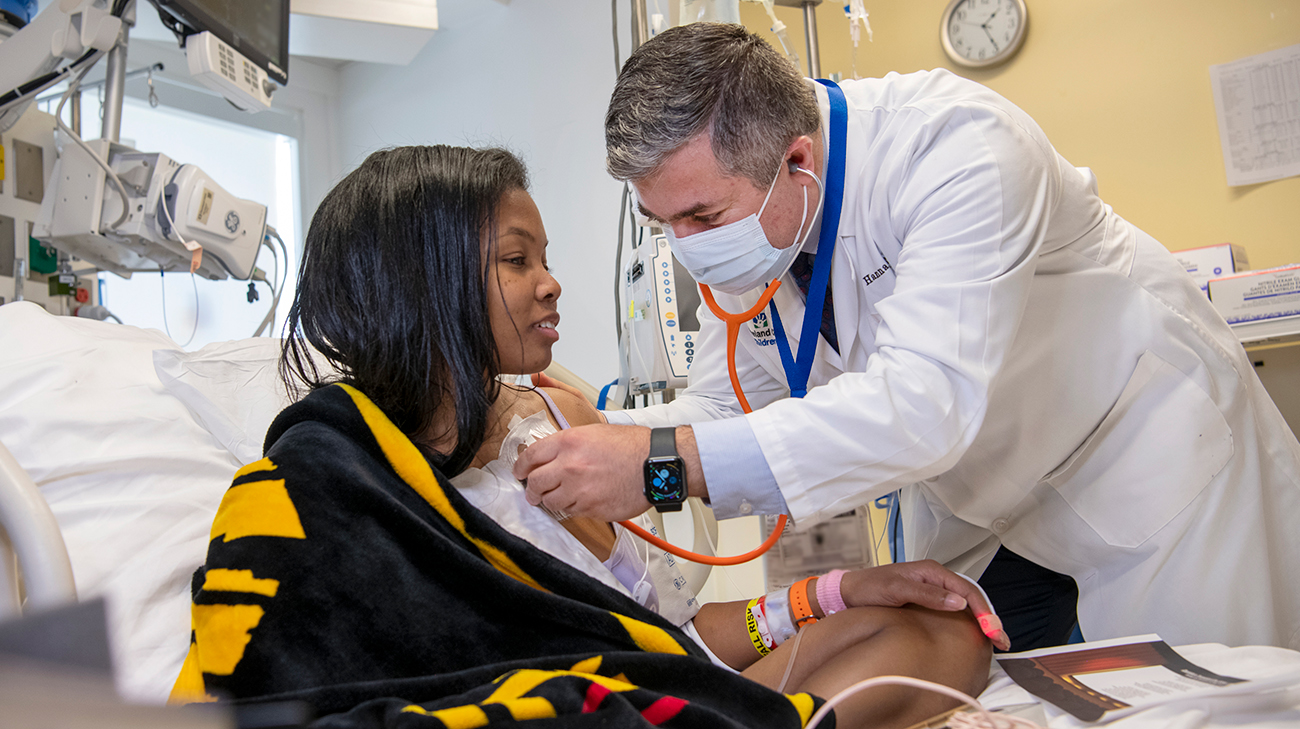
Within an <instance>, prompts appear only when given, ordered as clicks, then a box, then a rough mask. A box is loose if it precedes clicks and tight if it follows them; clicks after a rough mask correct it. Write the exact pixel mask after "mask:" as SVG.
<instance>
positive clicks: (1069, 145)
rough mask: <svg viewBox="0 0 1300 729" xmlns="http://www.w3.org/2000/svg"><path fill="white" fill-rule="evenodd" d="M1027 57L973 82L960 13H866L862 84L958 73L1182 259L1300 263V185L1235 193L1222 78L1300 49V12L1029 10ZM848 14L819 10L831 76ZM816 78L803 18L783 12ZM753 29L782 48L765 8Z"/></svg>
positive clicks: (843, 69)
mask: <svg viewBox="0 0 1300 729" xmlns="http://www.w3.org/2000/svg"><path fill="white" fill-rule="evenodd" d="M1026 2H1027V5H1028V7H1029V31H1028V36H1027V38H1026V40H1025V45H1024V47H1023V48H1022V49H1021V51H1020V54H1019V55H1018V56H1016V57H1015V58H1013V59H1012V60H1011V61H1010V62H1009V63H1007V64H1005V65H1003V66H1001V67H998V68H995V69H992V70H986V71H972V70H963V69H959V68H958V67H956V66H954V65H953V64H952V63H951V62H949V61H948V59H947V57H946V56H945V55H944V53H943V49H942V47H941V46H940V45H939V19H940V16H941V15H942V14H943V11H944V8H945V7H946V6H947V0H866V3H865V4H866V8H867V12H869V13H870V14H871V25H872V28H873V30H874V31H875V41H874V42H872V43H868V42H867V41H866V38H865V37H864V38H863V40H862V46H861V48H860V49H859V51H858V58H857V72H858V74H859V75H860V76H863V77H866V76H883V75H884V74H886V73H888V72H890V71H898V72H900V73H906V72H910V71H916V70H920V69H929V68H937V67H944V68H948V69H950V70H953V71H956V72H958V73H961V74H962V75H965V76H966V77H968V78H971V79H974V80H975V81H979V82H980V83H983V84H985V85H987V86H989V87H991V88H993V89H994V90H996V91H997V92H998V93H1000V94H1002V95H1003V96H1005V97H1007V98H1008V99H1010V100H1011V101H1012V102H1014V103H1015V104H1017V105H1018V106H1020V107H1021V108H1022V109H1024V110H1025V111H1027V112H1028V113H1029V114H1030V115H1031V116H1033V117H1034V119H1035V120H1037V121H1038V123H1039V124H1040V125H1041V126H1042V127H1043V129H1044V130H1045V131H1046V132H1047V135H1048V138H1050V139H1051V140H1052V143H1053V144H1054V145H1055V146H1056V148H1057V150H1059V151H1060V152H1061V154H1062V155H1064V156H1065V158H1066V159H1068V160H1070V162H1071V163H1073V164H1075V165H1077V166H1080V167H1091V168H1092V169H1093V171H1094V172H1096V174H1097V178H1098V181H1099V184H1100V187H1101V195H1102V199H1104V200H1105V201H1106V202H1108V203H1110V204H1111V205H1112V206H1114V208H1115V210H1116V212H1118V213H1119V214H1120V215H1122V216H1123V217H1125V218H1126V219H1128V220H1129V221H1131V222H1133V223H1134V224H1136V225H1137V226H1139V227H1140V228H1142V229H1144V230H1146V231H1147V232H1148V233H1150V234H1151V235H1153V236H1155V237H1156V238H1157V239H1158V240H1160V241H1161V242H1162V243H1164V244H1165V245H1166V246H1167V247H1169V248H1170V249H1171V250H1179V249H1182V248H1194V247H1197V246H1203V245H1213V244H1216V243H1223V242H1233V243H1240V244H1242V245H1244V246H1245V247H1246V251H1247V253H1248V254H1249V257H1250V263H1251V267H1252V268H1265V267H1270V266H1278V265H1282V264H1286V263H1295V262H1300V178H1297V177H1291V178H1287V179H1283V180H1277V181H1275V182H1268V183H1263V184H1259V185H1250V186H1245V187H1228V185H1227V180H1226V176H1225V173H1224V167H1223V154H1222V151H1221V147H1220V145H1219V132H1218V124H1217V122H1216V120H1215V115H1214V96H1213V92H1212V90H1211V87H1210V70H1209V67H1210V66H1211V65H1214V64H1220V63H1225V62H1228V61H1234V60H1237V59H1239V58H1243V57H1245V56H1251V55H1255V54H1257V53H1264V52H1266V51H1271V50H1275V49H1278V48H1283V47H1286V46H1289V45H1294V44H1297V43H1300V0H1231V1H1230V2H1225V1H1224V0H1026ZM843 5H844V4H843V2H842V1H841V0H828V1H827V2H824V3H823V4H822V5H821V6H820V7H819V8H818V9H817V23H818V33H819V36H820V41H821V64H822V75H823V76H829V75H830V74H831V73H834V72H839V73H841V74H843V76H844V78H852V77H853V69H852V55H851V50H852V45H851V44H850V42H849V35H848V21H847V20H846V19H845V17H844V12H843ZM777 13H778V17H780V18H781V19H782V21H783V22H785V23H786V25H788V26H789V34H790V37H791V38H792V39H793V40H794V43H795V46H796V48H797V50H798V52H799V55H800V59H801V61H802V62H803V63H804V69H805V73H806V68H807V66H806V49H805V47H804V43H803V20H802V17H803V16H802V13H801V11H799V10H797V9H787V8H777ZM741 18H742V20H743V21H744V23H745V24H746V26H748V27H749V28H751V29H753V30H756V31H760V32H761V33H762V34H763V35H764V36H765V37H767V38H768V39H769V40H770V41H772V42H773V43H775V36H773V35H772V34H771V32H770V31H769V30H768V27H769V25H770V23H769V21H768V19H767V15H766V14H765V13H764V12H763V10H762V8H761V7H759V6H757V5H752V4H750V3H743V4H742V7H741Z"/></svg>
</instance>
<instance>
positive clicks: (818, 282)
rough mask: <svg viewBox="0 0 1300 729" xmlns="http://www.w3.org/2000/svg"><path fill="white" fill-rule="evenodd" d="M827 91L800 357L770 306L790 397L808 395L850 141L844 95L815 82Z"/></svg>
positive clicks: (831, 86)
mask: <svg viewBox="0 0 1300 729" xmlns="http://www.w3.org/2000/svg"><path fill="white" fill-rule="evenodd" d="M817 82H818V83H820V84H822V85H823V86H825V87H826V96H827V97H828V98H829V99H830V102H831V119H830V148H829V149H827V150H826V204H825V206H824V207H823V208H822V228H821V233H820V234H819V235H818V238H817V256H816V259H815V260H814V262H813V270H812V280H811V282H809V285H808V300H807V302H805V308H804V312H803V328H802V330H801V331H800V334H799V357H798V359H795V358H794V357H793V356H792V355H791V353H790V342H789V340H787V339H786V336H785V327H784V326H782V324H781V315H780V314H778V313H777V311H776V299H773V300H772V303H771V305H770V308H771V311H772V327H773V330H774V334H776V347H777V349H778V350H780V352H781V366H782V367H783V368H785V381H786V384H788V385H789V386H790V397H803V396H804V395H807V394H808V375H809V374H811V373H812V363H813V354H814V353H815V352H816V351H817V340H818V338H820V336H821V325H822V311H823V310H824V309H825V308H826V286H827V284H829V283H830V280H831V258H833V257H834V254H835V241H836V240H838V239H839V230H840V208H841V207H842V206H843V203H844V159H845V144H846V143H847V141H848V138H849V105H848V103H847V102H846V101H845V100H844V91H842V90H841V89H840V87H839V85H838V84H836V83H835V82H834V81H827V80H826V79H817Z"/></svg>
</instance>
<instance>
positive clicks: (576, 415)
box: [541, 387, 605, 427]
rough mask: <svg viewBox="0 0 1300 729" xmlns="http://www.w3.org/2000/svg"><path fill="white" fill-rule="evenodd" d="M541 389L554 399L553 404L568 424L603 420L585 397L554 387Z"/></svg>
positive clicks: (574, 424)
mask: <svg viewBox="0 0 1300 729" xmlns="http://www.w3.org/2000/svg"><path fill="white" fill-rule="evenodd" d="M541 389H542V390H545V391H546V394H547V395H550V397H551V399H552V400H554V401H555V406H556V407H557V408H559V409H560V412H561V413H564V418H565V420H568V421H569V425H572V426H574V427H577V426H579V425H591V424H592V423H603V422H605V421H604V419H602V418H601V417H600V412H599V411H597V410H596V408H595V407H594V406H592V404H591V403H590V402H588V401H587V398H585V397H582V396H581V395H575V394H573V393H571V392H569V391H568V390H561V389H559V388H556V387H543V388H541Z"/></svg>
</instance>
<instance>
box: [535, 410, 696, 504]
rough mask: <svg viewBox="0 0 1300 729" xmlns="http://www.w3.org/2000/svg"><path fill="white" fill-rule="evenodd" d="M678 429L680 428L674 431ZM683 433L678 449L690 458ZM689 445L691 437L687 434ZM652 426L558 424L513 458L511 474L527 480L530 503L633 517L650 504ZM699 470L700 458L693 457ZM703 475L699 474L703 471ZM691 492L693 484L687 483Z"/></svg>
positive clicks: (683, 455)
mask: <svg viewBox="0 0 1300 729" xmlns="http://www.w3.org/2000/svg"><path fill="white" fill-rule="evenodd" d="M678 432H679V433H680V432H681V431H680V430H679V431H678ZM686 440H687V439H686V438H682V437H681V436H680V435H679V437H678V444H679V449H678V450H679V455H681V456H682V458H683V460H684V461H686V464H687V483H688V484H690V483H691V476H692V475H693V474H692V473H691V471H692V468H691V459H690V458H689V457H688V453H687V452H686V449H685V448H682V447H681V446H683V445H685V441H686ZM690 445H691V446H692V448H691V450H693V446H694V438H690ZM649 453H650V429H649V428H642V427H640V426H633V425H604V424H597V425H584V426H580V427H576V428H570V429H568V430H562V431H560V432H558V433H556V434H554V435H551V436H548V437H546V438H543V439H541V440H539V441H537V442H536V443H534V444H532V445H531V446H529V447H528V448H527V449H526V450H525V451H524V452H523V454H522V455H520V456H519V460H518V461H516V462H515V468H514V474H515V478H517V479H519V480H520V481H524V482H525V484H526V492H525V493H526V496H527V498H528V503H530V504H533V505H537V504H545V505H546V507H547V508H548V509H552V510H561V511H567V512H569V513H570V514H574V515H578V516H586V517H591V518H593V519H600V520H602V521H622V520H624V519H631V518H632V517H635V516H637V515H639V514H641V513H643V512H645V511H646V509H649V508H650V502H648V501H646V498H645V468H644V466H645V460H646V456H647V455H649ZM694 462H695V463H694V470H695V472H696V473H699V458H698V456H696V457H695V458H694ZM701 480H702V477H701ZM691 493H692V495H695V494H696V489H695V488H692V489H691Z"/></svg>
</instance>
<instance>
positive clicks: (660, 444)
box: [650, 428, 677, 458]
mask: <svg viewBox="0 0 1300 729" xmlns="http://www.w3.org/2000/svg"><path fill="white" fill-rule="evenodd" d="M676 455H677V429H676V428H651V429H650V457H651V458H672V457H674V456H676Z"/></svg>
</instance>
